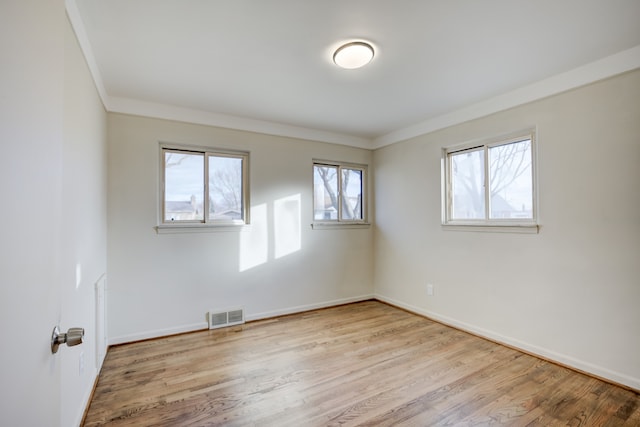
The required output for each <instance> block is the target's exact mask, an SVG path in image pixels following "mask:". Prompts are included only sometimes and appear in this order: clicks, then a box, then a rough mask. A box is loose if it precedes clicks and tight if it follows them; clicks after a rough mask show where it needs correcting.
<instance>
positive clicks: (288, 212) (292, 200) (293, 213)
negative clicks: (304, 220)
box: [273, 194, 301, 259]
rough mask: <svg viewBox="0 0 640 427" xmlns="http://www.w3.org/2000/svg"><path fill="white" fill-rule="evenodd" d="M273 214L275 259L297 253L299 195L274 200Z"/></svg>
mask: <svg viewBox="0 0 640 427" xmlns="http://www.w3.org/2000/svg"><path fill="white" fill-rule="evenodd" d="M273 214H274V215H273V229H274V238H275V257H276V259H277V258H280V257H283V256H286V255H289V254H291V253H293V252H296V251H299V250H300V247H301V237H300V221H301V220H300V194H295V195H293V196H289V197H283V198H282V199H278V200H276V201H275V202H274V204H273Z"/></svg>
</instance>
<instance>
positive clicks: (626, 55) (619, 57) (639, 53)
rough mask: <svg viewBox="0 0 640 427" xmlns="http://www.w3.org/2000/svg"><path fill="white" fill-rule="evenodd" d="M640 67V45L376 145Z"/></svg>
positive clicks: (382, 138)
mask: <svg viewBox="0 0 640 427" xmlns="http://www.w3.org/2000/svg"><path fill="white" fill-rule="evenodd" d="M638 68H640V45H638V46H635V47H633V48H631V49H627V50H624V51H622V52H619V53H616V54H614V55H611V56H608V57H606V58H603V59H600V60H598V61H595V62H592V63H589V64H586V65H583V66H581V67H578V68H575V69H573V70H570V71H567V72H565V73H561V74H557V75H555V76H552V77H549V78H547V79H544V80H541V81H538V82H536V83H533V84H530V85H527V86H523V87H521V88H519V89H515V90H513V91H510V92H507V93H505V94H502V95H499V96H496V97H493V98H490V99H487V100H485V101H481V102H478V103H475V104H472V105H469V106H467V107H464V108H461V109H459V110H455V111H452V112H450V113H447V114H443V115H440V116H437V117H433V118H430V119H427V120H425V121H423V122H420V123H417V124H415V125H411V126H408V127H405V128H402V129H398V130H395V131H393V132H390V133H388V134H386V135H382V136H379V137H377V138H375V139H374V140H373V149H378V148H382V147H384V146H387V145H391V144H395V143H397V142H400V141H405V140H407V139H410V138H414V137H416V136H420V135H424V134H427V133H431V132H434V131H437V130H439V129H444V128H446V127H449V126H453V125H457V124H459V123H464V122H467V121H469V120H474V119H478V118H480V117H484V116H488V115H490V114H494V113H497V112H499V111H504V110H508V109H509V108H513V107H517V106H519V105H523V104H527V103H529V102H533V101H537V100H539V99H543V98H547V97H549V96H552V95H557V94H559V93H562V92H566V91H568V90H571V89H575V88H578V87H580V86H585V85H588V84H591V83H595V82H597V81H600V80H604V79H606V78H609V77H613V76H615V75H618V74H622V73H625V72H627V71H632V70H635V69H638Z"/></svg>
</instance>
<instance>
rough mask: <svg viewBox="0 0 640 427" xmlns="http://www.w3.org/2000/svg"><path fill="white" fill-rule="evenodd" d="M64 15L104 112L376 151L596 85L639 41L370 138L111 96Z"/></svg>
mask: <svg viewBox="0 0 640 427" xmlns="http://www.w3.org/2000/svg"><path fill="white" fill-rule="evenodd" d="M65 7H66V10H67V16H68V17H69V21H70V22H71V25H72V27H73V30H74V32H75V34H76V37H77V39H78V43H79V44H80V48H81V49H82V52H83V54H84V57H85V60H86V62H87V66H88V67H89V71H90V73H91V75H92V77H93V80H94V83H95V86H96V89H97V91H98V94H99V96H100V99H101V100H102V104H103V105H104V107H105V110H107V111H108V112H117V113H123V114H132V115H138V116H144V117H152V118H159V119H165V120H176V121H180V122H186V123H195V124H202V125H207V126H216V127H223V128H229V129H236V130H243V131H249V132H257V133H264V134H269V135H277V136H284V137H289V138H298V139H305V140H312V141H320V142H328V143H332V144H340V145H347V146H352V147H357V148H364V149H369V150H371V149H374V150H375V149H378V148H382V147H385V146H387V145H391V144H395V143H397V142H401V141H405V140H407V139H410V138H414V137H416V136H420V135H424V134H427V133H430V132H434V131H437V130H439V129H444V128H446V127H449V126H453V125H456V124H459V123H464V122H467V121H469V120H474V119H478V118H480V117H484V116H488V115H490V114H494V113H497V112H499V111H504V110H507V109H509V108H513V107H517V106H519V105H523V104H527V103H529V102H533V101H537V100H539V99H543V98H547V97H549V96H552V95H556V94H559V93H562V92H566V91H568V90H571V89H575V88H578V87H580V86H585V85H588V84H591V83H595V82H597V81H600V80H604V79H606V78H609V77H613V76H615V75H618V74H622V73H625V72H627V71H632V70H635V69H638V68H640V45H638V46H635V47H633V48H630V49H627V50H624V51H622V52H619V53H617V54H614V55H611V56H608V57H606V58H603V59H600V60H598V61H595V62H592V63H589V64H586V65H583V66H581V67H578V68H575V69H573V70H570V71H567V72H565V73H561V74H558V75H555V76H552V77H549V78H547V79H544V80H541V81H538V82H536V83H532V84H530V85H527V86H524V87H521V88H519V89H516V90H513V91H510V92H507V93H504V94H502V95H498V96H496V97H493V98H490V99H487V100H485V101H481V102H478V103H475V104H472V105H469V106H467V107H463V108H461V109H458V110H455V111H452V112H450V113H446V114H442V115H440V116H436V117H432V118H429V119H427V120H424V121H422V122H420V123H416V124H414V125H411V126H407V127H404V128H401V129H397V130H395V131H392V132H390V133H388V134H385V135H381V136H379V137H376V138H374V139H369V138H363V137H358V136H354V135H347V134H341V133H337V132H329V131H323V130H318V129H310V128H304V127H299V126H292V125H287V124H283V123H274V122H269V121H262V120H255V119H249V118H244V117H238V116H231V115H225V114H217V113H213V112H210V111H203V110H196V109H190V108H184V107H178V106H174V105H167V104H158V103H152V102H146V101H141V100H136V99H129V98H118V97H110V96H109V95H108V94H107V91H106V89H105V86H104V83H103V80H102V76H101V74H100V70H99V68H98V65H97V62H96V60H95V57H94V55H93V51H92V49H91V43H90V42H89V38H88V37H87V33H86V30H85V27H84V23H83V21H82V18H81V16H80V11H79V10H78V6H77V4H76V0H65Z"/></svg>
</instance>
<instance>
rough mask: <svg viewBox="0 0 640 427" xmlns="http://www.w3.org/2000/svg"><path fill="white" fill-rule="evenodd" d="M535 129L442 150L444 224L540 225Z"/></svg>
mask: <svg viewBox="0 0 640 427" xmlns="http://www.w3.org/2000/svg"><path fill="white" fill-rule="evenodd" d="M534 143H535V138H534V133H533V131H530V132H526V133H522V134H519V135H516V136H515V137H509V138H501V139H494V140H491V141H488V142H486V143H482V144H468V145H466V146H461V147H454V148H446V149H444V150H443V165H444V184H445V188H444V194H443V196H444V197H443V202H444V209H443V223H444V224H445V225H498V226H499V225H535V221H536V216H535V205H536V201H535V191H534V184H535V183H534V150H533V146H534Z"/></svg>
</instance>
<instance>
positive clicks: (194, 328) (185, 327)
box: [109, 322, 209, 345]
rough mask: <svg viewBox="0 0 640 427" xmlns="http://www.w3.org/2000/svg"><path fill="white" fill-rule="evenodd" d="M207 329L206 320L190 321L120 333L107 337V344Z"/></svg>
mask: <svg viewBox="0 0 640 427" xmlns="http://www.w3.org/2000/svg"><path fill="white" fill-rule="evenodd" d="M202 329H209V325H208V324H207V322H200V323H192V324H190V325H182V326H176V327H174V328H165V329H154V330H152V331H145V332H140V333H138V334H130V335H122V336H119V337H111V338H109V345H118V344H126V343H130V342H134V341H142V340H148V339H151V338H160V337H166V336H169V335H176V334H183V333H185V332H194V331H200V330H202Z"/></svg>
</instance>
